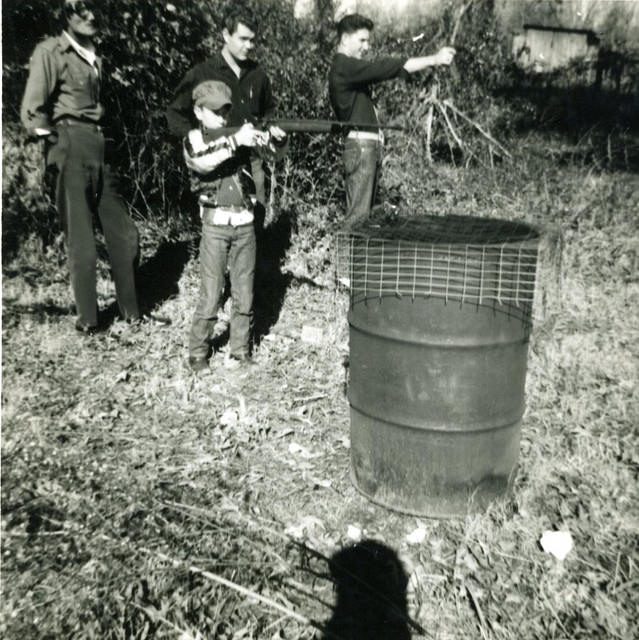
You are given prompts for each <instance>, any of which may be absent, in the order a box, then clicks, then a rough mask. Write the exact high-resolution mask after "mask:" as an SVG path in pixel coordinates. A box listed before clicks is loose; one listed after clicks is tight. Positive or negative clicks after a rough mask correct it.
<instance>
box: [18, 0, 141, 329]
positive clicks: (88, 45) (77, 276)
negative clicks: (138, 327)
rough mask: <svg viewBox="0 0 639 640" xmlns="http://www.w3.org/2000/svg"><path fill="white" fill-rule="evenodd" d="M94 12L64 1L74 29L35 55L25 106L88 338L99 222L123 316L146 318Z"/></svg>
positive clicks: (78, 0) (93, 325) (82, 1)
mask: <svg viewBox="0 0 639 640" xmlns="http://www.w3.org/2000/svg"><path fill="white" fill-rule="evenodd" d="M94 9H95V5H94V4H93V3H91V2H89V1H87V0H65V1H64V14H65V18H66V28H65V29H64V31H63V32H62V34H61V35H60V36H57V37H52V38H48V39H47V40H44V41H43V42H41V43H40V44H38V46H37V47H36V48H35V51H34V53H33V55H32V57H31V62H30V69H29V78H28V80H27V85H26V89H25V93H24V97H23V100H22V107H21V119H22V123H23V124H24V126H25V127H26V129H27V131H28V132H29V134H30V135H32V136H35V137H37V138H38V139H41V140H44V141H45V151H46V162H47V170H48V171H52V172H53V173H54V175H55V185H56V194H55V198H56V206H57V209H58V214H59V215H60V218H61V222H62V225H63V228H64V231H65V236H66V244H67V253H68V264H69V272H70V277H71V286H72V289H73V294H74V298H75V304H76V309H77V314H78V318H77V321H76V329H77V330H78V331H80V332H82V333H85V334H88V333H93V332H94V331H95V330H96V329H97V327H98V310H97V293H96V263H97V252H96V246H95V236H94V215H97V217H98V218H99V221H100V225H101V227H102V230H103V232H104V237H105V240H106V245H107V249H108V252H109V257H110V260H111V268H112V272H113V279H114V281H115V289H116V295H117V301H118V305H119V308H120V312H121V314H122V316H123V317H124V318H125V319H126V320H129V321H131V320H137V319H140V311H139V307H138V300H137V294H136V289H135V264H136V260H137V255H138V233H137V229H136V227H135V225H134V224H133V222H132V220H131V218H130V217H129V215H128V211H127V208H126V205H125V204H124V201H123V200H122V198H121V196H120V195H119V193H118V191H117V186H116V181H115V177H114V176H113V174H112V173H111V171H110V168H109V166H108V165H106V164H105V161H104V147H105V139H104V135H103V133H102V127H101V122H102V118H103V116H104V109H103V106H102V103H101V99H100V85H101V80H102V63H101V60H100V57H99V56H98V55H97V54H96V50H95V45H94V36H95V34H96V33H97V30H98V27H97V23H96V18H95V11H94Z"/></svg>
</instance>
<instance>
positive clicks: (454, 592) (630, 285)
mask: <svg viewBox="0 0 639 640" xmlns="http://www.w3.org/2000/svg"><path fill="white" fill-rule="evenodd" d="M404 161H406V158H404ZM392 162H395V163H397V170H398V171H399V170H401V158H400V157H399V156H397V155H396V156H393V160H392ZM392 162H391V165H390V168H391V169H392V168H393V165H392ZM424 171H425V172H426V171H427V173H425V174H424V175H425V176H426V179H425V180H424V181H423V182H421V183H419V184H415V185H408V186H409V187H410V188H411V189H414V191H415V200H414V201H415V202H419V201H420V199H421V202H428V203H429V204H428V208H429V212H431V211H437V212H440V213H441V212H444V211H454V212H456V213H460V212H463V213H469V214H474V215H495V216H501V217H507V218H516V219H522V218H523V219H528V220H532V221H535V222H537V223H539V224H543V225H545V226H548V227H549V228H551V227H552V228H553V229H555V232H556V233H558V235H559V237H561V238H562V240H563V242H562V248H563V250H562V252H561V273H560V274H559V275H560V277H558V274H557V273H556V272H554V271H553V265H554V264H557V262H551V261H550V260H548V261H546V262H545V263H544V271H543V274H544V296H545V298H544V300H543V304H539V305H538V307H537V310H536V315H537V324H536V326H535V329H534V332H533V336H532V342H531V348H530V353H529V371H528V383H527V406H528V409H527V413H526V416H525V419H524V426H523V433H522V446H521V454H520V469H519V473H518V476H517V480H516V486H515V491H514V493H513V496H512V497H510V498H509V499H508V500H506V501H505V502H504V503H501V504H495V505H493V506H492V507H491V508H490V509H489V510H488V511H487V512H486V513H485V514H482V515H476V516H472V517H468V518H466V519H464V520H459V521H448V522H446V521H427V520H423V521H418V520H416V519H415V518H411V517H405V516H400V515H398V514H394V513H390V512H387V511H385V510H384V509H382V508H380V507H377V506H375V505H372V504H370V503H368V502H367V501H366V500H365V499H364V498H362V497H361V496H360V495H359V494H358V493H357V492H356V491H355V489H354V488H353V487H352V486H351V484H350V482H349V451H348V429H349V418H348V405H347V401H346V398H345V395H344V385H345V369H344V366H343V360H344V356H345V355H346V353H347V340H348V333H347V326H346V321H345V312H346V307H347V301H346V299H345V296H344V294H342V293H339V292H336V291H335V290H334V289H333V288H332V286H330V278H328V277H327V276H326V274H324V275H322V276H321V277H320V276H318V273H317V271H316V270H314V269H313V268H311V267H309V266H308V265H313V264H321V262H322V259H320V258H318V257H317V256H312V255H311V256H309V257H308V262H304V260H303V256H302V255H301V254H300V253H299V251H296V248H295V246H294V247H293V249H292V250H291V251H290V252H289V256H288V261H287V263H286V264H287V265H288V267H289V268H291V269H293V270H294V275H292V274H289V275H288V276H287V277H286V278H285V280H284V282H286V284H287V286H286V288H285V296H284V299H283V302H282V306H281V309H280V310H279V313H277V322H276V323H275V324H274V325H273V326H271V327H269V328H268V331H267V333H266V334H265V336H264V338H263V339H262V341H261V343H260V344H259V347H258V348H257V350H256V361H257V364H258V366H256V367H254V368H253V370H251V371H250V372H249V373H246V374H245V373H242V372H236V371H232V372H230V371H228V370H227V369H225V368H224V366H223V365H222V357H221V355H218V356H216V357H215V358H214V360H213V362H212V366H211V370H210V372H209V373H207V374H206V375H205V376H203V377H201V378H197V379H196V378H194V377H193V376H192V375H191V374H190V372H189V371H188V368H187V366H186V352H185V337H186V332H187V327H188V323H189V320H190V315H191V313H192V309H193V306H194V303H195V297H196V288H197V269H196V260H195V258H193V257H192V258H191V259H190V260H189V262H188V263H187V264H186V268H185V269H184V271H183V273H182V275H181V278H180V280H179V283H178V285H179V294H178V295H175V296H173V297H171V298H169V299H165V300H164V301H163V302H162V303H161V304H160V306H159V307H158V309H157V313H159V314H162V315H167V316H169V317H170V318H171V319H172V321H173V325H172V326H171V327H170V328H168V329H159V328H154V327H150V326H143V327H140V328H132V327H129V326H128V325H125V324H123V323H121V322H115V323H114V324H113V325H112V326H111V327H110V328H109V329H108V330H107V331H106V332H104V333H102V334H99V335H97V336H95V337H91V338H88V339H86V340H83V341H81V340H79V339H78V336H77V335H76V334H75V332H74V331H73V323H72V316H71V315H69V307H68V304H69V293H68V289H67V285H66V279H65V274H64V268H63V263H62V261H61V259H60V253H59V252H58V251H57V250H55V249H54V250H52V251H50V253H49V254H48V255H46V256H45V255H42V253H41V251H40V250H39V248H38V247H37V246H36V245H35V244H34V245H31V246H27V247H24V249H23V251H22V252H21V253H20V254H19V256H18V258H17V259H16V260H15V262H14V263H12V264H11V265H7V266H6V269H5V273H4V281H3V297H4V308H3V347H4V350H3V372H4V384H3V434H2V445H3V446H2V456H3V466H2V511H3V514H2V527H3V528H2V534H3V535H2V560H3V563H2V591H3V593H2V596H3V598H2V600H3V605H2V620H1V622H0V631H1V632H2V636H3V637H5V638H58V637H82V638H144V637H161V638H165V637H166V638H182V639H186V638H236V639H239V638H311V637H313V636H314V635H316V634H318V633H319V632H318V631H317V629H316V628H315V627H314V626H313V624H314V623H313V624H307V623H306V622H304V619H307V620H309V621H315V622H316V623H319V626H321V623H325V622H326V621H328V620H329V619H330V618H331V615H332V612H333V607H334V605H335V591H334V582H333V580H332V578H331V575H330V563H329V559H330V558H331V556H333V555H334V554H335V553H336V552H338V551H339V550H340V549H342V548H344V547H346V546H348V544H349V543H350V542H351V540H350V539H349V537H348V533H347V531H348V527H349V525H353V526H356V527H358V528H359V529H360V530H361V531H362V535H363V537H364V538H365V539H374V540H377V541H380V542H382V543H384V544H385V545H386V546H387V547H389V548H390V549H392V550H394V552H395V553H396V554H397V555H398V556H399V558H400V560H401V562H402V564H403V568H404V570H405V572H406V574H407V576H408V577H409V582H408V586H407V604H408V614H409V615H410V617H411V618H412V620H413V621H414V623H415V624H414V625H412V626H410V625H409V623H406V625H407V627H408V626H410V628H411V629H412V632H413V634H414V636H415V637H420V636H424V637H428V638H438V639H440V640H445V639H449V638H450V639H452V638H495V639H511V638H512V639H514V638H571V639H572V638H593V637H601V638H624V639H625V638H631V637H637V635H638V634H639V628H638V626H637V612H638V604H639V602H638V600H639V598H638V596H637V594H638V593H639V591H638V588H639V584H638V577H637V564H638V561H639V556H638V552H637V533H638V532H639V509H638V504H637V499H636V486H637V480H638V478H637V476H638V473H639V458H638V454H637V424H638V422H639V421H638V415H637V407H639V402H638V400H639V399H638V398H637V384H636V383H637V380H636V378H637V355H638V353H637V351H638V349H637V345H638V344H639V326H638V323H637V313H636V309H637V308H639V283H638V282H637V266H638V263H637V254H638V252H637V249H638V241H637V221H636V211H637V210H639V180H638V179H637V176H636V175H631V174H625V175H624V174H615V173H602V172H597V171H593V170H591V169H590V167H587V166H584V167H578V166H574V165H572V166H566V167H563V168H560V167H548V166H547V164H545V163H544V162H539V161H538V160H536V159H535V158H534V157H533V156H523V155H520V156H519V157H518V158H517V160H516V161H515V163H514V164H513V165H509V166H508V167H504V166H502V167H497V168H495V169H493V170H486V169H474V170H473V169H471V170H468V171H461V170H459V171H458V170H455V169H450V168H446V167H442V166H438V165H435V166H434V167H432V168H428V169H424ZM297 233H298V236H299V235H300V234H301V235H303V233H304V229H303V228H302V229H298V231H297ZM151 250H152V249H151ZM325 250H326V248H325V247H320V248H319V249H318V251H322V252H325ZM106 276H107V273H106V270H105V271H103V272H102V274H101V280H100V295H101V304H102V305H103V306H108V305H109V304H111V303H112V302H113V292H112V288H111V285H110V283H109V281H108V278H107V277H106ZM313 278H315V280H313ZM269 293H271V292H269ZM540 303H541V300H540ZM304 325H312V326H314V327H316V328H318V329H320V330H321V332H322V338H321V341H320V342H319V343H318V344H310V343H308V342H304V341H302V340H301V332H302V329H303V327H304ZM418 525H421V526H422V527H423V528H424V529H425V531H426V537H425V540H424V542H423V543H421V544H418V545H409V544H408V542H407V541H406V535H407V534H408V533H410V532H411V531H413V530H414V529H415V528H416V527H417V526H418ZM545 529H568V530H570V531H571V532H572V534H573V536H574V539H575V549H574V551H573V552H572V553H571V554H570V555H569V556H568V558H567V559H566V560H565V561H564V562H563V563H560V562H558V561H556V560H554V559H553V558H552V557H551V556H548V555H546V554H544V553H543V552H542V551H541V550H540V548H539V545H538V540H539V538H540V535H541V533H542V532H543V531H544V530H545ZM216 578H223V579H224V580H226V581H230V582H232V583H233V584H235V585H239V586H240V587H242V588H244V589H245V590H248V593H247V592H246V591H245V592H243V593H240V592H238V591H237V590H236V589H234V588H233V587H232V586H229V584H228V583H226V584H225V585H223V584H220V581H219V580H216ZM258 595H259V596H260V597H261V598H262V599H261V600H260V599H258V597H257V596H258ZM274 605H277V607H275V606H274ZM380 637H384V635H383V634H382V635H380Z"/></svg>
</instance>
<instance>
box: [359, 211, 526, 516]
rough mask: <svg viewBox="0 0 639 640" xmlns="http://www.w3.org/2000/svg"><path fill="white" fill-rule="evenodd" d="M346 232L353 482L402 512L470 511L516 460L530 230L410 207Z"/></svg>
mask: <svg viewBox="0 0 639 640" xmlns="http://www.w3.org/2000/svg"><path fill="white" fill-rule="evenodd" d="M429 228H430V229H431V231H430V232H429V231H428V229H429ZM433 229H434V230H433ZM348 242H349V243H350V248H349V255H350V278H351V292H350V296H351V305H350V310H349V327H350V374H349V375H350V379H349V386H348V399H349V403H350V412H351V471H352V474H351V475H352V480H353V483H354V485H355V486H356V488H357V489H358V490H359V491H360V492H362V493H363V494H364V495H365V496H367V497H368V498H369V499H371V500H372V501H373V502H376V503H378V504H380V505H383V506H385V507H388V508H390V509H393V510H397V511H401V512H405V513H410V514H416V515H424V516H427V517H442V518H445V517H455V516H462V515H465V514H467V513H470V512H475V511H480V510H482V509H484V508H485V507H486V505H487V504H488V503H489V502H490V501H492V500H494V499H495V498H499V497H502V496H504V495H506V494H507V493H508V491H509V490H510V488H511V486H512V481H513V477H514V473H515V470H516V466H517V459H518V452H519V441H520V432H521V420H522V416H523V413H524V387H525V379H526V363H527V351H528V338H529V334H530V328H531V321H530V317H531V310H532V297H533V290H534V283H535V269H536V260H537V232H536V231H535V230H534V229H532V228H531V227H528V226H527V225H523V224H521V223H508V222H505V221H492V220H486V219H479V220H474V221H472V223H471V224H469V219H468V218H461V219H460V217H457V216H451V217H448V218H435V219H433V218H432V217H422V218H411V219H410V221H408V222H407V223H405V222H402V221H401V220H399V221H395V224H394V225H393V226H392V227H391V228H390V230H389V229H384V228H383V227H382V228H378V227H374V228H372V227H369V228H366V227H364V228H360V229H358V230H356V231H354V232H350V233H349V235H348Z"/></svg>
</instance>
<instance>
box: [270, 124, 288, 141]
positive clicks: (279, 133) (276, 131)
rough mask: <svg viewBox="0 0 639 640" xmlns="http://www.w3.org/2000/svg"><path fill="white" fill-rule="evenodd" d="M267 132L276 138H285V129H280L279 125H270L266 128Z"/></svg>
mask: <svg viewBox="0 0 639 640" xmlns="http://www.w3.org/2000/svg"><path fill="white" fill-rule="evenodd" d="M268 132H269V133H270V134H271V136H273V137H274V138H275V139H276V140H284V138H286V131H284V129H280V127H276V126H274V125H273V126H270V127H269V128H268Z"/></svg>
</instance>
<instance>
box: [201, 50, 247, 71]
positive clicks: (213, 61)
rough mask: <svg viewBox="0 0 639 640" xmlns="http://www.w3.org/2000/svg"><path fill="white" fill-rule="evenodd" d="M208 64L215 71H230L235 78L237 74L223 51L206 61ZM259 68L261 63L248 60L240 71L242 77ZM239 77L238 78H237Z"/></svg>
mask: <svg viewBox="0 0 639 640" xmlns="http://www.w3.org/2000/svg"><path fill="white" fill-rule="evenodd" d="M206 64H207V65H209V66H211V67H213V68H214V69H217V70H220V71H228V72H230V73H232V74H233V75H234V76H235V72H234V71H233V69H231V67H229V63H228V62H227V61H226V60H225V59H224V56H223V55H222V52H221V51H218V52H217V53H216V54H215V55H214V56H211V57H210V58H207V59H206ZM258 66H259V63H258V62H257V61H256V60H251V59H249V60H246V61H245V62H242V63H241V64H240V69H241V70H242V75H245V74H246V73H247V72H248V71H252V70H253V69H256V68H257V67H258ZM235 77H237V76H235Z"/></svg>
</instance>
